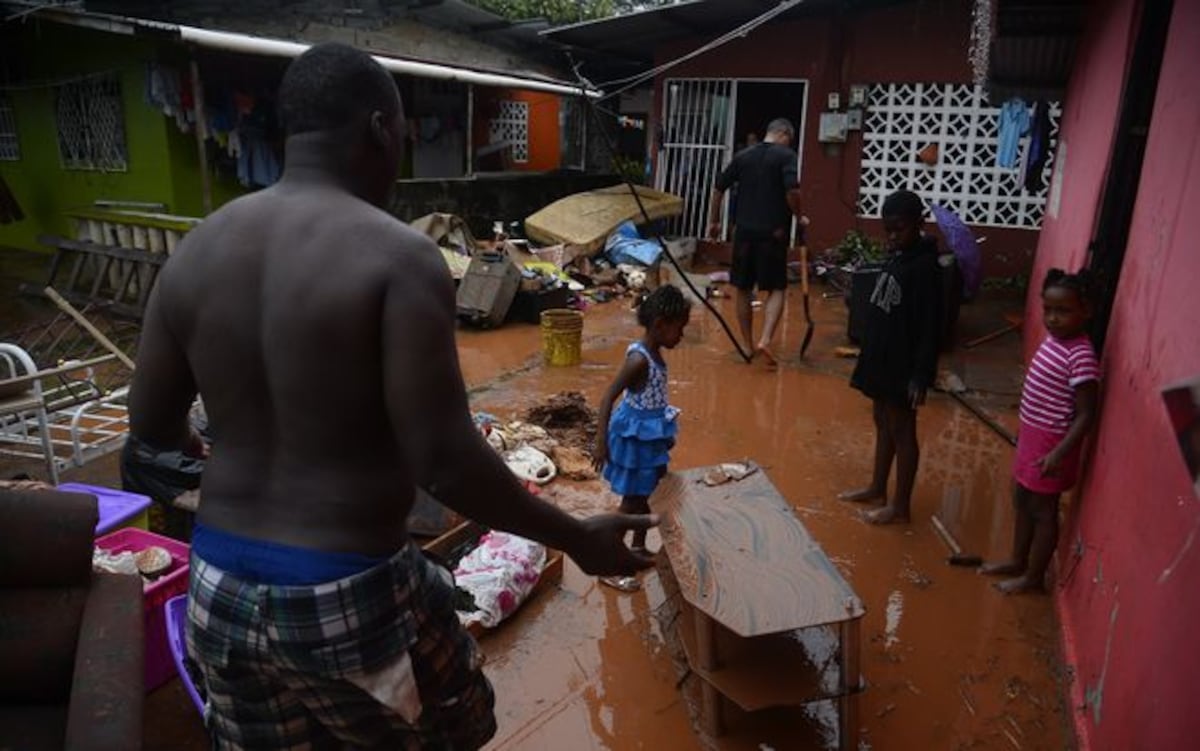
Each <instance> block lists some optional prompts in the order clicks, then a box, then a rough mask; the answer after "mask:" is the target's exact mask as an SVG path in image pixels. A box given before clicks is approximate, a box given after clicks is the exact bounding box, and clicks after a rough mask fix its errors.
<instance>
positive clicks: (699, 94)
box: [655, 78, 808, 237]
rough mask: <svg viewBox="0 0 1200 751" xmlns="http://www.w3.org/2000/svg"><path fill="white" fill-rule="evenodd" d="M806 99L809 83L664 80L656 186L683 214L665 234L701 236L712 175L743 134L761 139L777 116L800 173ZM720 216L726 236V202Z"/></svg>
mask: <svg viewBox="0 0 1200 751" xmlns="http://www.w3.org/2000/svg"><path fill="white" fill-rule="evenodd" d="M807 95H808V84H807V83H806V82H805V81H802V80H791V79H730V78H679V79H667V81H666V82H665V85H664V86H663V117H662V120H661V124H660V135H659V137H660V139H661V141H660V143H659V148H658V158H657V163H656V167H655V187H657V188H658V189H659V190H665V191H667V192H668V193H673V194H675V195H678V196H681V197H682V198H683V200H684V212H683V214H682V215H681V216H678V217H675V218H674V219H672V220H671V221H670V222H669V223H668V231H669V232H670V233H671V234H674V235H676V236H679V237H704V236H705V234H706V232H707V223H708V216H709V201H710V196H711V193H712V189H713V186H714V185H715V184H716V179H717V175H718V174H720V172H721V170H722V169H724V167H725V165H727V164H729V160H730V159H732V158H733V155H734V154H735V153H737V152H738V151H740V150H741V149H743V148H745V146H746V138H747V135H748V134H750V133H754V134H755V135H756V136H757V137H758V138H760V139H761V138H762V136H763V135H765V131H766V127H767V124H768V123H769V122H770V121H771V120H774V119H775V118H777V117H785V118H787V119H789V120H791V121H792V125H793V126H794V127H795V128H796V133H797V138H796V141H795V143H794V144H793V148H795V149H796V150H797V172H800V171H801V167H802V165H803V159H802V158H801V149H802V147H803V143H804V139H803V133H804V129H805V106H806V100H807ZM721 216H722V218H723V225H724V227H723V230H722V236H726V235H727V234H728V229H729V224H730V221H729V216H728V202H727V203H726V206H725V207H723V210H722V211H721ZM793 237H794V235H793Z"/></svg>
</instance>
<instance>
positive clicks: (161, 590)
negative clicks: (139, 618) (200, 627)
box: [96, 527, 191, 693]
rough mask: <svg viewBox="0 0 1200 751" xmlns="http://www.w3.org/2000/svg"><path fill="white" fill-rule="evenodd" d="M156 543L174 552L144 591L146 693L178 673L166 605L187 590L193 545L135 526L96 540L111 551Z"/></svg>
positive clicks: (126, 549) (140, 548) (134, 548)
mask: <svg viewBox="0 0 1200 751" xmlns="http://www.w3.org/2000/svg"><path fill="white" fill-rule="evenodd" d="M152 545H157V546H159V547H160V548H163V549H165V550H166V551H167V552H168V553H170V554H171V568H170V569H168V570H167V573H166V574H164V575H163V576H161V577H159V578H158V579H156V580H155V581H153V582H150V583H148V584H147V585H146V586H145V588H144V590H143V596H142V602H143V605H144V608H145V614H146V621H145V642H146V693H149V692H151V691H153V690H154V689H156V688H158V687H159V686H161V685H162V684H164V683H166V682H167V681H168V680H170V679H171V676H172V675H174V674H175V666H174V664H173V663H172V662H171V649H170V647H169V646H168V644H167V625H166V617H165V614H166V611H165V609H164V607H163V606H164V605H166V603H167V600H169V599H171V598H172V597H175V596H176V595H181V594H185V593H186V592H187V586H188V556H189V554H190V553H191V548H190V546H188V545H187V544H186V543H182V542H180V541H178V540H172V539H171V538H170V537H163V536H162V535H156V534H154V533H153V532H147V531H145V530H144V529H136V528H134V527H125V528H124V529H118V530H117V531H116V532H110V533H109V534H107V535H104V536H103V537H100V538H97V540H96V547H98V548H103V549H104V550H107V551H109V552H111V553H123V552H125V551H129V552H131V553H136V552H138V551H141V550H145V549H146V548H148V547H150V546H152Z"/></svg>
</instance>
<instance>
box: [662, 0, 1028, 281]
mask: <svg viewBox="0 0 1200 751" xmlns="http://www.w3.org/2000/svg"><path fill="white" fill-rule="evenodd" d="M970 23H971V3H968V2H962V1H961V0H919V1H917V2H909V3H903V4H899V5H895V6H892V7H884V8H873V9H867V10H862V11H856V12H854V11H847V12H845V14H844V21H843V23H841V24H839V23H838V22H837V21H836V19H835V17H834V15H833V13H825V14H820V15H814V16H812V17H809V18H801V19H799V20H795V21H785V22H772V23H769V24H767V25H765V26H763V27H762V28H760V29H757V30H756V31H754V32H753V33H752V34H750V35H749V36H748V37H746V38H744V39H739V40H736V41H734V42H731V43H729V44H727V45H725V46H723V47H721V48H720V50H718V51H716V52H712V53H709V54H707V55H703V56H701V57H698V58H696V59H694V60H691V61H689V62H687V63H684V64H682V65H680V66H678V67H676V68H673V69H672V70H671V71H670V72H669V73H667V74H665V75H664V76H660V77H659V79H658V80H657V81H656V89H655V105H654V108H653V111H652V113H651V121H652V123H656V122H657V121H658V119H659V117H660V116H661V111H662V110H661V108H662V90H661V87H662V82H663V79H664V78H668V77H691V76H695V77H717V78H802V79H806V80H807V81H808V83H809V93H808V113H807V122H806V125H805V131H804V133H803V141H804V154H803V162H802V166H801V174H800V188H801V192H802V194H803V200H804V206H805V213H806V214H808V216H809V217H810V218H811V219H812V221H813V224H812V226H811V227H810V228H809V232H808V240H809V246H810V248H812V249H815V250H824V249H826V248H829V247H831V246H833V245H835V244H836V243H837V242H838V241H839V240H840V239H841V238H842V236H843V235H844V234H845V233H846V231H847V230H849V229H853V228H859V229H862V230H863V231H864V232H867V233H868V234H872V235H874V236H876V237H879V236H881V235H882V227H881V225H880V222H879V221H877V220H870V219H859V218H858V217H857V216H856V215H855V211H854V206H855V204H856V202H857V200H858V181H859V165H860V162H861V155H862V134H861V132H851V133H850V138H849V140H848V141H847V143H845V144H843V145H842V147H841V150H840V153H838V154H826V153H824V150H823V149H822V145H821V144H820V143H819V142H818V141H817V131H818V125H819V118H820V113H821V111H822V110H823V109H824V108H825V101H826V95H827V94H828V93H829V92H832V91H837V92H840V93H841V95H842V98H843V101H845V98H846V96H847V95H848V94H849V87H850V85H851V84H860V83H969V82H970V81H971V66H970V62H969V59H968V44H969V40H970ZM706 41H708V39H707V38H706V39H703V40H700V39H687V40H681V41H679V42H676V43H674V44H669V45H663V46H662V47H661V48H659V49H657V50H656V51H655V53H656V62H657V63H663V62H666V61H668V60H673V59H675V58H677V57H679V56H681V55H683V54H685V53H687V52H690V51H692V50H693V49H695V48H696V47H698V46H700V44H701V43H702V42H706ZM764 125H765V123H764ZM796 125H797V127H799V126H800V124H799V123H796ZM977 233H978V234H979V235H983V236H986V237H987V243H986V244H984V245H983V246H981V249H982V251H983V255H984V272H985V273H986V274H987V275H989V276H1009V275H1012V274H1018V273H1028V271H1029V269H1030V266H1031V264H1032V262H1033V256H1034V251H1035V249H1036V248H1037V242H1038V233H1037V232H1036V231H1034V230H1023V229H1003V228H995V227H982V228H979V229H978V230H977Z"/></svg>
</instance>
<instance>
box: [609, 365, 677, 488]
mask: <svg viewBox="0 0 1200 751" xmlns="http://www.w3.org/2000/svg"><path fill="white" fill-rule="evenodd" d="M625 356H626V357H644V358H646V361H647V362H648V363H649V365H650V369H649V373H648V374H647V376H646V383H645V385H643V386H642V388H641V389H640V390H638V391H632V390H630V391H626V392H625V395H624V397H623V398H622V399H621V403H620V404H619V405H617V408H616V410H615V411H614V412H613V415H612V418H611V419H610V420H609V425H608V461H606V462H605V463H604V479H605V480H607V481H608V483H609V485H611V486H612V490H613V492H614V493H616V494H617V495H623V496H630V495H635V496H638V495H640V496H648V495H650V494H651V493H653V492H654V488H655V487H656V486H657V485H658V481H659V479H661V478H662V476H663V475H664V474H666V471H667V464H668V462H669V461H670V458H671V456H670V452H671V449H672V447H674V445H675V436H676V434H677V433H678V429H679V426H678V421H677V419H676V418H677V417H678V416H679V410H678V409H676V408H674V407H672V406H670V405H669V404H668V403H667V365H666V363H663V362H659V361H657V360H655V359H654V358H653V357H652V356H651V355H650V352H649V351H648V350H647V349H646V348H645V346H643V345H642V343H641V342H634V343H633V344H631V345H629V348H628V349H627V350H626V352H625Z"/></svg>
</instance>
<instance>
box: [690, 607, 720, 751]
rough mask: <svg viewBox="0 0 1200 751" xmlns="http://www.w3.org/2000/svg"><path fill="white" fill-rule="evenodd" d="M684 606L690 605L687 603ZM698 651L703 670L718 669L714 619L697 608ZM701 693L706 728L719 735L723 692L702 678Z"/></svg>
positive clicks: (698, 658)
mask: <svg viewBox="0 0 1200 751" xmlns="http://www.w3.org/2000/svg"><path fill="white" fill-rule="evenodd" d="M683 607H690V606H689V605H687V604H686V603H685V604H684V605H683ZM693 612H694V613H695V622H696V652H697V655H696V657H697V662H698V663H699V665H698V667H699V668H700V669H701V670H708V671H712V670H716V669H717V642H716V639H715V638H714V636H715V635H714V633H713V629H714V626H713V621H712V618H709V617H708V615H707V614H705V613H703V612H701V611H700V609H699V608H696V609H695V610H694V611H693ZM700 684H701V694H702V698H703V702H704V705H703V711H704V723H705V729H706V730H708V732H709V733H710V734H711V735H712V736H713V737H714V738H716V737H719V736H720V735H721V734H722V733H723V732H724V723H722V721H721V694H720V692H718V691H717V689H716V688H715V687H714V686H713V685H712V684H711V683H709V682H708V681H706V680H704V679H703V678H701V679H700Z"/></svg>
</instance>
